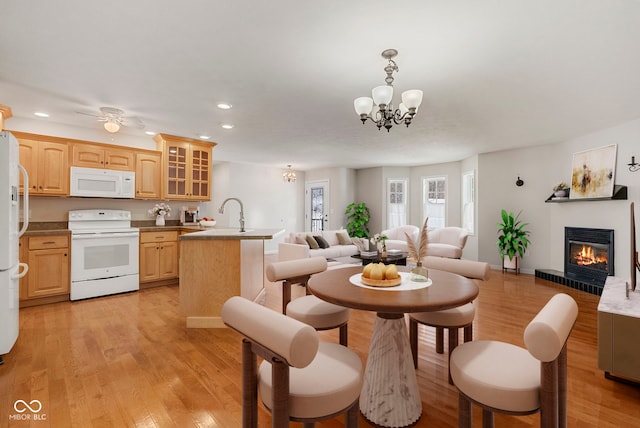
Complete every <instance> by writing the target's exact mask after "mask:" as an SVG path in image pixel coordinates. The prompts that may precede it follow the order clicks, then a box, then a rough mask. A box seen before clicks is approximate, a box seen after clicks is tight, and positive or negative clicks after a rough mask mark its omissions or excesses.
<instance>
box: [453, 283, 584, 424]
mask: <svg viewBox="0 0 640 428" xmlns="http://www.w3.org/2000/svg"><path fill="white" fill-rule="evenodd" d="M577 316H578V305H577V304H576V302H575V300H573V298H571V297H570V296H569V295H567V294H563V293H560V294H556V295H555V296H553V297H552V298H551V299H550V300H549V301H548V302H547V304H546V305H545V306H544V307H543V308H542V309H541V310H540V312H538V314H537V315H536V316H535V318H534V319H533V320H532V321H531V322H530V323H529V325H527V328H526V329H525V331H524V343H525V345H526V349H525V348H521V347H519V346H516V345H512V344H509V343H503V342H497V341H491V340H475V341H473V342H468V343H464V344H462V345H460V346H458V347H457V348H456V349H454V350H453V352H452V354H451V360H450V370H451V377H452V379H453V383H454V385H455V386H456V387H457V388H458V392H459V399H458V426H459V427H471V419H472V417H471V404H472V403H475V404H476V405H478V406H480V407H481V408H482V421H483V426H484V427H485V428H489V427H493V413H494V412H499V413H506V414H510V415H528V414H531V413H536V412H538V411H539V412H540V426H541V427H544V428H550V427H566V425H567V339H568V338H569V334H570V333H571V330H572V329H573V325H574V324H575V321H576V318H577Z"/></svg>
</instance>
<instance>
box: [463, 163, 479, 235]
mask: <svg viewBox="0 0 640 428" xmlns="http://www.w3.org/2000/svg"><path fill="white" fill-rule="evenodd" d="M475 200H476V176H475V171H468V172H465V173H464V174H462V228H463V229H467V230H468V231H469V234H470V235H473V234H474V233H475Z"/></svg>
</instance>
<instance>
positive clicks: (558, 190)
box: [553, 181, 569, 198]
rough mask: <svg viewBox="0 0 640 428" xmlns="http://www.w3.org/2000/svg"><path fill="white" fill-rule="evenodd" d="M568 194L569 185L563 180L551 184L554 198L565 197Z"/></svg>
mask: <svg viewBox="0 0 640 428" xmlns="http://www.w3.org/2000/svg"><path fill="white" fill-rule="evenodd" d="M568 194H569V185H568V184H567V183H565V182H564V181H561V182H560V183H558V184H556V185H555V186H553V195H554V196H555V197H556V198H566V197H567V195H568Z"/></svg>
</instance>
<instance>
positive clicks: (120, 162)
mask: <svg viewBox="0 0 640 428" xmlns="http://www.w3.org/2000/svg"><path fill="white" fill-rule="evenodd" d="M104 164H105V168H108V169H118V170H121V171H134V156H133V152H132V151H131V150H119V149H114V148H109V149H107V150H105V152H104Z"/></svg>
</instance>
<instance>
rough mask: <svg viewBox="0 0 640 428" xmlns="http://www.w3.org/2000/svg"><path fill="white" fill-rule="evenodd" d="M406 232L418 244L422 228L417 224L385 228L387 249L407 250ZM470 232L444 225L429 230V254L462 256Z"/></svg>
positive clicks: (450, 257)
mask: <svg viewBox="0 0 640 428" xmlns="http://www.w3.org/2000/svg"><path fill="white" fill-rule="evenodd" d="M405 232H406V233H407V234H408V235H409V236H410V237H411V239H412V240H413V242H415V243H416V244H417V242H418V241H419V239H420V229H419V228H418V227H416V226H412V225H406V226H400V227H396V228H393V229H387V230H383V231H382V232H381V234H382V235H386V236H387V237H388V238H389V239H387V251H388V250H400V251H403V252H407V251H408V250H409V248H408V245H407V237H406V235H405ZM468 235H469V234H468V232H467V230H466V229H462V228H460V227H443V228H441V229H434V230H430V231H428V232H427V242H428V245H427V255H429V256H436V257H447V258H449V259H459V258H461V257H462V250H463V249H464V246H465V245H466V243H467V237H468Z"/></svg>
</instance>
